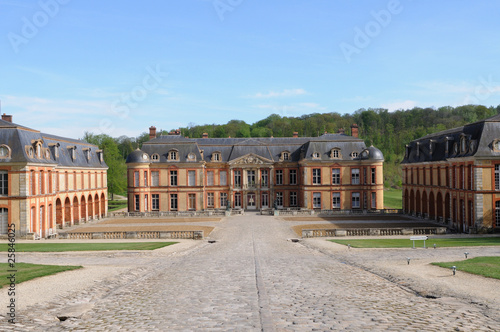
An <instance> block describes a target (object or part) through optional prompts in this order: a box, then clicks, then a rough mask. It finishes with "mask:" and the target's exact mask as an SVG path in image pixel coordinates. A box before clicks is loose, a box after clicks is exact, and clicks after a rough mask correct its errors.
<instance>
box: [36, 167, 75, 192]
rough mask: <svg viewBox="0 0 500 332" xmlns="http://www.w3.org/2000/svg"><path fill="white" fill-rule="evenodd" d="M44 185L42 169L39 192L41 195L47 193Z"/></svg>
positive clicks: (39, 176)
mask: <svg viewBox="0 0 500 332" xmlns="http://www.w3.org/2000/svg"><path fill="white" fill-rule="evenodd" d="M43 185H44V178H43V171H40V174H39V175H38V192H39V193H40V194H41V195H43V194H44V193H45V192H44V188H43ZM75 187H76V186H75Z"/></svg>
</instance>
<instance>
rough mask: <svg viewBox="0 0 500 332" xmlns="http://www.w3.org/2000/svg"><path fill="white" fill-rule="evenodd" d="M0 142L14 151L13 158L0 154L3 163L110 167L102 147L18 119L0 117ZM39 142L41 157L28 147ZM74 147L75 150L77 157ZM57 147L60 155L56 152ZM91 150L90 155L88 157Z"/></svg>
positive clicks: (0, 161) (0, 162)
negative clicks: (73, 153) (31, 125)
mask: <svg viewBox="0 0 500 332" xmlns="http://www.w3.org/2000/svg"><path fill="white" fill-rule="evenodd" d="M0 145H6V146H8V148H9V149H10V151H11V155H10V158H0V164H4V163H13V162H17V163H37V164H52V165H57V166H66V167H91V168H108V166H107V165H106V163H105V162H104V160H103V161H102V162H101V158H100V156H99V154H98V152H102V151H101V150H99V147H98V146H96V145H93V144H89V143H87V142H84V141H81V140H76V139H72V138H66V137H60V136H56V135H51V134H46V133H42V132H40V131H38V130H34V129H30V128H27V127H24V126H21V125H18V124H15V123H11V122H8V121H4V120H0ZM36 145H40V147H41V148H42V151H41V158H38V157H37V155H36V153H35V152H34V151H33V153H32V154H31V155H30V154H29V148H30V147H31V148H33V150H35V147H36ZM72 149H74V150H75V155H74V157H75V158H74V159H73V158H72V157H73V156H72V151H71V150H72ZM56 150H57V155H56ZM87 153H89V156H90V159H88V158H87Z"/></svg>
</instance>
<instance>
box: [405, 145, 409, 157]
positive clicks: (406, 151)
mask: <svg viewBox="0 0 500 332" xmlns="http://www.w3.org/2000/svg"><path fill="white" fill-rule="evenodd" d="M405 148H406V149H405V158H408V157H409V156H410V146H409V145H408V144H406V145H405Z"/></svg>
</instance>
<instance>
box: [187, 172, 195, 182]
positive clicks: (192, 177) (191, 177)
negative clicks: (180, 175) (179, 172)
mask: <svg viewBox="0 0 500 332" xmlns="http://www.w3.org/2000/svg"><path fill="white" fill-rule="evenodd" d="M188 186H196V171H188Z"/></svg>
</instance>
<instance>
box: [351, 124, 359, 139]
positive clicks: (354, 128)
mask: <svg viewBox="0 0 500 332" xmlns="http://www.w3.org/2000/svg"><path fill="white" fill-rule="evenodd" d="M351 136H352V137H356V138H358V125H357V124H355V123H353V124H352V126H351Z"/></svg>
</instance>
